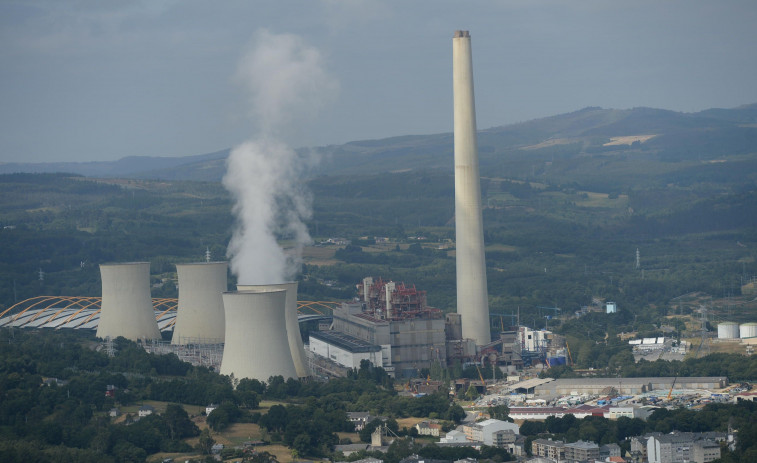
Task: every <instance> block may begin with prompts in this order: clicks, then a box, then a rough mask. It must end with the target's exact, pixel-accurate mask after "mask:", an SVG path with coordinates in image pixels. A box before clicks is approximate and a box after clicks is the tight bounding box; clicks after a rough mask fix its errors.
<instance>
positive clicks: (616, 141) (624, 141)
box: [602, 135, 657, 146]
mask: <svg viewBox="0 0 757 463" xmlns="http://www.w3.org/2000/svg"><path fill="white" fill-rule="evenodd" d="M656 136H657V135H629V136H626V137H612V138H610V142H609V143H605V144H604V145H602V146H615V145H630V144H631V143H633V142H635V141H638V142H639V143H644V142H645V141H647V140H651V139H652V138H654V137H656Z"/></svg>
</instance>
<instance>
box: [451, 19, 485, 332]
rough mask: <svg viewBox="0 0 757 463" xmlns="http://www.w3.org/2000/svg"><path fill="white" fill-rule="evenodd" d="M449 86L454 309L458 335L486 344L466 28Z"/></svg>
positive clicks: (456, 40)
mask: <svg viewBox="0 0 757 463" xmlns="http://www.w3.org/2000/svg"><path fill="white" fill-rule="evenodd" d="M452 87H453V99H454V139H455V142H454V145H455V262H456V267H457V269H456V273H457V313H459V314H460V315H461V318H462V330H463V333H462V334H463V338H466V339H473V340H474V341H475V343H476V345H478V346H482V345H485V344H489V342H490V341H491V332H490V330H489V295H488V290H487V284H486V257H485V255H484V226H483V217H482V212H481V188H480V186H481V185H480V183H481V179H480V174H479V163H478V142H477V141H476V103H475V98H474V94H473V59H472V54H471V40H470V34H469V33H468V31H455V34H454V36H453V38H452Z"/></svg>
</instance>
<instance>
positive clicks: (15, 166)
mask: <svg viewBox="0 0 757 463" xmlns="http://www.w3.org/2000/svg"><path fill="white" fill-rule="evenodd" d="M639 135H655V137H652V138H651V139H649V140H645V141H644V142H641V141H640V142H639V143H638V144H636V145H635V146H631V145H630V143H629V144H628V145H626V144H623V143H618V142H615V143H614V144H608V143H609V142H610V140H611V139H613V138H616V137H624V136H626V137H627V136H639ZM691 140H694V141H695V142H694V143H695V144H699V145H702V144H704V145H706V146H708V147H709V148H710V149H712V148H718V147H721V146H722V147H723V149H715V151H717V152H718V156H720V155H722V154H723V151H726V152H727V151H728V150H729V149H730V148H729V147H730V146H734V150H735V151H734V152H737V153H744V152H750V151H757V103H754V104H746V105H741V106H738V107H736V108H731V109H723V108H711V109H706V110H703V111H699V112H694V113H683V112H676V111H671V110H666V109H657V108H648V107H638V108H631V109H604V108H600V107H595V106H594V107H592V106H589V107H585V108H582V109H579V110H577V111H573V112H569V113H564V114H558V115H554V116H548V117H543V118H538V119H533V120H529V121H524V122H519V123H514V124H508V125H501V126H494V127H490V128H487V129H483V130H479V132H478V141H479V152H480V157H481V163H482V166H486V165H487V164H491V163H497V162H502V160H503V159H508V160H514V161H515V162H517V161H518V159H520V158H522V157H523V153H524V151H526V150H528V151H529V155H530V156H527V158H531V159H534V160H536V159H538V158H539V156H540V155H539V152H540V151H546V152H549V153H551V154H552V156H554V155H555V154H557V155H559V156H579V155H597V154H601V153H607V152H619V151H624V150H626V149H629V148H636V149H638V148H644V149H645V150H647V152H649V151H650V150H652V151H655V152H656V153H658V154H659V155H660V156H661V158H663V159H664V158H668V159H670V160H676V161H678V160H681V158H682V156H683V157H684V158H685V155H686V154H687V153H688V154H691V155H692V156H699V158H701V157H702V155H703V153H702V150H701V149H697V146H692V142H691ZM540 144H541V145H540ZM640 145H644V146H643V147H642V146H640ZM735 145H737V146H735ZM229 151H230V149H223V150H219V151H215V152H212V153H206V154H199V155H191V156H180V157H159V156H157V157H155V156H127V157H124V158H121V159H118V160H116V161H89V162H55V163H0V174H2V173H16V172H25V173H49V172H70V173H75V174H79V175H84V176H88V177H123V178H135V179H156V180H200V181H219V180H220V179H221V178H222V177H223V175H224V173H225V171H226V165H225V159H226V157H227V156H228V153H229ZM298 151H299V152H300V153H302V154H303V156H304V155H306V153H308V152H313V153H317V155H318V156H321V157H322V160H323V162H321V164H320V166H319V167H318V168H317V169H316V170H315V171H314V172H313V173H312V174H313V175H340V174H358V173H361V172H366V171H369V172H371V173H376V172H394V171H399V170H408V169H410V170H414V169H426V170H435V169H443V170H450V169H451V168H452V165H451V163H450V162H449V160H450V159H451V156H452V153H453V136H452V133H450V132H446V133H438V134H428V135H404V136H396V137H388V138H382V139H368V140H355V141H350V142H347V143H344V144H342V145H329V146H321V147H314V148H301V149H299V150H298ZM705 157H706V156H705Z"/></svg>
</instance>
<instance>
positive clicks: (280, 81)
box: [223, 31, 337, 285]
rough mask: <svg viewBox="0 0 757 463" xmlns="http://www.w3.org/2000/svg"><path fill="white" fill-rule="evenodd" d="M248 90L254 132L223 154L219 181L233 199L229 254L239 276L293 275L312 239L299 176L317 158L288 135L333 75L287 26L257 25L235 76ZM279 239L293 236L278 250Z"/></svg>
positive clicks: (332, 87)
mask: <svg viewBox="0 0 757 463" xmlns="http://www.w3.org/2000/svg"><path fill="white" fill-rule="evenodd" d="M235 78H236V80H237V81H238V82H239V83H241V84H242V85H243V87H244V88H245V90H246V91H247V92H248V94H249V98H250V103H251V104H250V107H251V116H252V119H253V121H254V124H255V127H256V134H255V135H254V136H253V137H252V138H251V139H250V140H249V141H247V142H245V143H243V144H241V145H239V146H237V147H235V148H234V149H233V150H232V151H231V153H230V154H229V158H228V161H227V171H226V175H225V176H224V178H223V185H224V186H225V187H226V189H227V190H229V192H231V194H232V197H233V199H234V206H233V209H232V212H233V213H234V215H235V217H236V225H235V230H234V234H233V236H232V238H231V241H230V242H229V247H228V250H227V256H228V257H229V258H230V261H231V262H230V267H231V270H232V272H234V274H235V275H236V276H237V281H238V283H239V284H247V285H255V284H277V283H284V282H287V281H291V280H292V279H293V278H294V276H295V274H296V272H297V270H298V268H299V264H300V262H301V255H302V248H303V246H304V245H305V244H307V243H309V242H310V235H309V234H308V231H307V227H306V226H305V223H304V221H305V220H307V219H308V218H309V217H310V215H311V209H310V204H311V201H310V196H309V194H308V192H307V191H306V189H305V188H304V187H303V184H302V176H303V173H304V172H305V171H306V169H307V168H309V167H312V165H313V164H314V163H315V162H316V158H315V156H314V155H312V154H311V153H304V154H303V153H298V152H297V151H295V150H294V149H292V147H291V146H289V145H288V143H287V139H288V138H290V137H292V136H293V135H294V134H295V133H297V132H300V131H301V129H302V127H303V126H305V123H306V121H307V120H308V119H311V118H313V117H315V116H316V115H317V111H318V109H319V108H320V107H321V106H322V105H323V104H324V103H325V102H327V101H328V100H329V99H331V98H333V97H334V96H335V93H336V90H337V84H336V82H335V81H334V80H333V79H332V78H331V77H330V76H329V75H328V73H327V72H326V71H325V69H324V66H323V60H322V57H321V54H320V53H319V51H318V50H317V49H315V48H313V47H312V46H309V45H308V44H306V43H305V42H304V41H303V40H302V39H301V38H299V37H297V36H295V35H290V34H272V33H270V32H268V31H261V32H259V33H258V34H257V35H256V38H255V40H254V41H253V46H252V47H251V49H250V51H249V52H248V53H247V54H245V56H244V57H243V58H242V60H241V61H240V64H239V69H238V71H237V73H236V76H235ZM279 239H286V240H293V242H294V243H295V244H294V249H293V252H289V251H287V252H284V250H283V249H282V248H281V247H280V246H279V245H278V240H279Z"/></svg>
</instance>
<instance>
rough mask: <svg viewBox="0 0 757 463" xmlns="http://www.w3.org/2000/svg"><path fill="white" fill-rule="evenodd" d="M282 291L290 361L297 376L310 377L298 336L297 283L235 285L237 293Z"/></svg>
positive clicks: (300, 338)
mask: <svg viewBox="0 0 757 463" xmlns="http://www.w3.org/2000/svg"><path fill="white" fill-rule="evenodd" d="M277 289H284V290H286V292H287V295H286V306H285V308H284V310H285V318H286V331H287V340H288V342H289V351H290V352H291V354H292V361H293V362H294V367H295V369H296V370H297V376H299V377H300V378H304V377H306V376H310V370H309V368H308V364H307V360H306V359H305V346H304V345H303V343H302V336H300V324H299V321H298V319H297V282H296V281H292V282H288V283H280V284H272V285H237V291H270V290H277Z"/></svg>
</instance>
